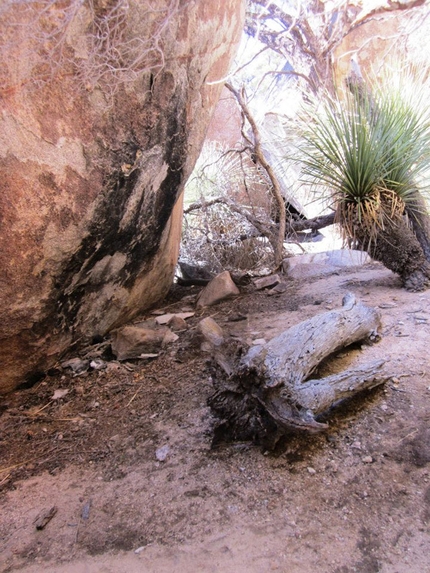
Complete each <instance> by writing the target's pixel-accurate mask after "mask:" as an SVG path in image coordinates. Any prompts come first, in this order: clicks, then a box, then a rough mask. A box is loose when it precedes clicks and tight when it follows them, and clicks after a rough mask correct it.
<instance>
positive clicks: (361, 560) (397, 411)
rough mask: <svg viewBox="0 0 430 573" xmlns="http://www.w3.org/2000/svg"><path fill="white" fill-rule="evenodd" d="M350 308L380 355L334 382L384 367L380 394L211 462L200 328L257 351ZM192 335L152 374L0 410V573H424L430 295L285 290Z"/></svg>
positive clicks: (344, 364) (92, 380)
mask: <svg viewBox="0 0 430 573" xmlns="http://www.w3.org/2000/svg"><path fill="white" fill-rule="evenodd" d="M311 274H312V273H311ZM348 291H349V292H352V293H354V294H355V295H356V297H357V298H358V299H360V300H362V301H363V302H365V303H366V304H368V305H370V306H374V307H377V308H378V309H379V311H380V313H381V317H382V329H381V335H382V338H381V340H380V342H379V343H377V344H375V345H372V346H366V345H363V346H361V347H355V348H351V349H346V350H343V351H342V352H341V353H340V354H338V355H337V356H336V357H334V358H333V360H332V361H331V366H330V367H331V368H333V370H336V369H337V370H340V369H343V368H350V367H352V366H353V365H354V364H355V363H358V362H360V363H362V362H366V361H367V360H373V359H375V358H384V359H385V360H386V366H385V368H386V370H387V371H388V372H389V373H390V375H391V379H390V381H389V382H388V383H387V384H386V385H385V386H384V387H381V388H379V389H376V390H373V391H371V392H367V393H365V394H363V395H361V396H359V397H357V398H355V399H354V400H352V401H350V402H349V403H347V404H343V405H341V406H339V407H338V408H336V409H334V410H333V411H332V412H330V414H329V415H328V418H327V419H328V420H329V422H330V427H329V430H328V431H326V432H324V433H322V434H318V435H313V436H304V435H303V436H291V437H289V438H288V439H286V440H285V441H284V442H283V443H281V444H280V446H279V447H278V449H277V450H276V451H275V452H264V451H262V449H261V448H260V447H258V446H257V445H253V444H249V443H235V444H224V445H221V446H219V447H217V448H216V449H214V448H211V436H212V429H213V425H214V421H215V420H214V417H213V415H212V413H211V411H210V410H209V408H208V407H207V398H208V396H210V394H211V392H212V391H213V387H212V383H211V379H210V375H209V371H208V369H207V360H208V355H207V354H205V353H204V352H203V351H202V350H201V349H200V343H199V340H198V337H197V336H196V325H197V324H198V322H199V321H200V320H201V318H202V317H205V316H212V317H213V318H214V320H216V321H217V322H218V324H219V325H220V326H222V328H223V329H224V331H225V333H227V334H229V335H232V336H235V337H238V338H241V339H243V340H248V342H250V341H252V340H255V339H257V338H265V339H266V340H268V339H270V338H271V337H273V336H274V335H276V334H278V333H279V332H281V331H283V330H285V329H286V328H288V327H289V326H291V325H293V324H295V323H297V322H300V321H301V320H304V319H306V318H309V317H311V316H314V315H315V314H316V313H320V312H323V311H324V310H326V309H327V308H334V307H337V306H340V305H341V301H342V297H343V296H344V294H345V293H346V292H348ZM196 292H197V288H196V287H192V288H188V289H187V288H184V287H181V288H179V287H176V288H175V290H174V291H173V292H172V296H171V298H170V300H168V301H165V303H164V305H165V306H164V307H162V308H163V309H166V310H168V311H169V312H174V311H181V310H184V309H188V308H189V307H190V305H192V304H193V301H194V297H195V294H196ZM184 297H185V298H184ZM239 315H242V316H243V317H245V318H244V319H243V320H239V321H237V320H235V319H237V318H238V317H239ZM239 318H240V317H239ZM187 323H188V327H189V328H188V330H187V331H186V332H182V333H179V340H178V341H176V342H175V343H173V344H171V345H170V346H169V347H167V348H166V350H164V351H163V352H162V354H161V355H160V356H159V358H158V359H156V360H153V361H152V362H144V361H140V362H139V361H134V362H133V361H130V362H129V363H127V364H119V363H116V362H114V361H113V362H110V363H109V366H108V368H107V369H106V370H102V371H93V372H88V373H85V374H83V375H80V376H73V375H72V373H71V372H68V371H58V372H55V371H54V372H51V376H48V377H46V378H45V379H44V380H41V381H39V382H38V383H37V384H36V385H34V386H33V387H31V388H27V389H21V390H19V391H16V392H15V393H13V394H10V395H8V396H6V397H3V398H2V402H0V412H1V413H0V432H1V434H0V460H1V461H0V472H1V473H0V487H1V493H0V495H1V498H0V508H1V509H0V571H2V572H9V571H22V572H25V573H39V572H42V571H43V572H44V573H54V572H55V573H66V572H67V573H72V572H73V573H84V572H85V573H96V572H97V573H101V572H103V573H123V572H124V573H126V572H127V573H133V572H145V573H146V572H147V573H164V572H165V573H179V572H181V573H184V572H185V573H188V572H189V573H196V572H198V573H200V572H201V573H206V572H207V573H209V572H214V573H215V572H216V573H221V572H223V573H233V572H234V573H241V572H246V573H267V572H271V571H278V572H281V573H287V572H288V573H310V572H312V573H315V572H318V573H353V572H360V573H377V572H381V573H429V572H430V557H429V556H430V537H429V532H430V529H429V525H430V476H429V472H430V424H429V420H430V406H429V401H430V358H429V349H430V292H429V291H427V292H424V293H410V292H406V291H404V290H402V289H401V287H400V282H399V280H398V278H396V277H395V276H394V275H393V274H392V273H390V272H389V271H387V270H385V269H384V268H382V267H381V266H379V265H377V264H371V265H366V266H363V267H360V268H357V267H355V268H353V269H346V270H340V271H338V272H336V273H334V274H333V273H332V274H328V275H327V274H324V275H319V276H310V275H305V278H302V279H300V278H298V279H295V280H289V279H288V280H287V282H286V290H285V292H283V293H281V294H277V295H272V294H270V293H269V292H268V291H255V290H254V289H253V288H252V287H251V286H248V287H246V288H243V289H242V293H241V295H240V296H239V297H238V298H236V299H234V300H230V301H226V302H223V303H221V304H219V305H217V306H214V307H211V308H207V309H204V310H202V311H198V312H197V313H196V315H195V316H194V317H192V318H189V319H188V320H187ZM58 390H68V392H67V393H65V394H64V393H63V394H64V395H63V397H62V398H58V396H59V394H58V392H57V394H56V396H57V397H56V398H55V399H53V396H54V393H55V391H58ZM60 395H61V393H60ZM163 447H164V449H163V450H161V452H164V455H165V456H166V457H165V459H164V461H160V460H159V459H157V455H156V452H157V451H158V458H162V457H163V456H162V455H160V450H159V448H163ZM53 506H55V507H56V509H57V511H56V513H55V515H54V516H53V518H52V519H51V520H50V521H49V522H48V523H47V525H46V526H45V527H44V528H43V529H41V530H37V529H36V527H35V519H36V518H37V516H38V515H39V514H40V513H41V512H43V511H46V510H49V509H50V508H51V507H53Z"/></svg>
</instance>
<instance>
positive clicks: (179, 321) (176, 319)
mask: <svg viewBox="0 0 430 573" xmlns="http://www.w3.org/2000/svg"><path fill="white" fill-rule="evenodd" d="M193 314H194V313H193ZM167 326H168V327H169V328H171V329H172V330H186V329H187V323H186V322H185V319H184V318H181V317H180V316H178V315H177V314H175V315H173V316H172V318H171V319H170V320H169V322H168V323H167Z"/></svg>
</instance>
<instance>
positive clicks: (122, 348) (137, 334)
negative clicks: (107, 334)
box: [112, 324, 170, 360]
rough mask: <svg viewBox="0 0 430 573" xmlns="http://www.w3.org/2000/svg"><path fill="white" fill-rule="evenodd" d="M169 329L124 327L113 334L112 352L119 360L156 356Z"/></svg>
mask: <svg viewBox="0 0 430 573" xmlns="http://www.w3.org/2000/svg"><path fill="white" fill-rule="evenodd" d="M168 331H169V329H168V328H167V327H165V326H159V327H156V328H154V327H152V328H151V327H150V325H144V324H142V325H140V326H124V327H123V328H121V329H119V330H116V331H115V332H113V334H112V352H113V354H114V355H115V356H116V358H117V359H118V360H127V359H128V358H139V357H140V356H141V354H148V353H149V354H154V353H157V351H158V350H159V349H160V348H161V345H162V343H163V340H164V337H165V335H166V333H167V332H168ZM169 332H170V331H169Z"/></svg>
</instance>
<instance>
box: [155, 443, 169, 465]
mask: <svg viewBox="0 0 430 573" xmlns="http://www.w3.org/2000/svg"><path fill="white" fill-rule="evenodd" d="M169 453H170V447H169V446H168V445H167V444H166V445H165V446H161V448H157V449H156V450H155V457H156V458H157V460H158V461H159V462H165V461H166V459H167V456H168V455H169Z"/></svg>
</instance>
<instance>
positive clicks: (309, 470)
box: [306, 467, 317, 476]
mask: <svg viewBox="0 0 430 573" xmlns="http://www.w3.org/2000/svg"><path fill="white" fill-rule="evenodd" d="M306 469H307V470H308V474H311V476H313V475H315V474H316V473H317V470H316V469H314V468H311V467H307V468H306Z"/></svg>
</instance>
